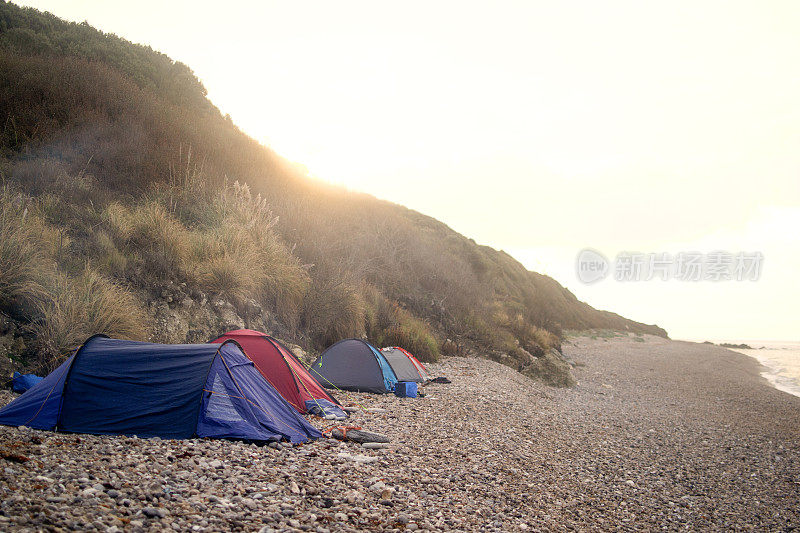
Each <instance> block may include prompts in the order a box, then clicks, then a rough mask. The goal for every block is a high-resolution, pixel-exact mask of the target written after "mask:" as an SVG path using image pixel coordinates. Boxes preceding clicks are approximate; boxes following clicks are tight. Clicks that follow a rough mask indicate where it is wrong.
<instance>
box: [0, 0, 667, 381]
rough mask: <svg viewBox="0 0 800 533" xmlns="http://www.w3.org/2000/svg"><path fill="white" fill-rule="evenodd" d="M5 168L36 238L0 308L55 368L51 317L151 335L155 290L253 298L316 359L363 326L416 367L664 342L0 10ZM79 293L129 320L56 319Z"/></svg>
mask: <svg viewBox="0 0 800 533" xmlns="http://www.w3.org/2000/svg"><path fill="white" fill-rule="evenodd" d="M0 175H1V176H2V178H3V181H4V189H3V192H2V198H0V199H1V200H2V209H3V216H4V217H6V218H7V219H8V220H17V221H18V222H19V227H28V229H25V230H24V231H28V230H29V229H30V228H39V230H38V233H36V236H35V238H36V242H38V243H39V244H38V248H39V250H40V252H39V255H40V256H41V257H40V258H39V259H38V260H37V261H35V262H34V263H33V264H27V266H26V265H25V261H24V259H21V258H19V257H16V256H14V257H12V259H14V260H15V261H16V263H15V262H14V261H11V262H10V263H9V266H8V267H7V268H6V271H7V272H19V273H20V274H19V276H17V277H20V276H21V278H20V279H21V281H19V280H18V282H17V285H13V284H10V285H9V284H4V281H3V279H2V275H1V274H0V306H2V309H0V310H2V311H3V313H4V314H6V315H8V316H11V317H12V318H13V319H14V320H15V321H16V322H17V323H20V324H23V325H24V324H28V325H31V327H30V328H29V329H26V330H25V331H24V335H23V336H25V338H27V339H28V340H29V342H28V344H27V348H26V353H27V354H28V355H36V356H39V357H42V356H43V355H42V354H49V355H47V357H51V358H57V357H58V353H59V350H60V349H62V348H63V347H64V346H67V345H69V343H71V342H74V335H72V336H70V335H65V334H64V333H63V332H59V331H58V328H55V331H51V330H54V326H53V323H57V322H59V321H60V322H65V321H72V322H81V325H80V326H79V327H75V328H73V330H76V331H79V332H80V334H84V333H85V332H90V331H94V330H96V329H98V328H102V329H104V330H105V331H107V332H111V333H117V334H120V335H127V336H131V337H143V336H147V333H145V332H146V331H148V330H149V331H151V335H152V331H153V329H152V324H150V323H148V317H147V315H146V314H143V313H141V310H140V309H139V307H141V306H142V305H144V303H143V302H144V301H145V300H146V299H147V298H148V297H147V295H148V294H149V295H150V296H151V297H152V295H153V291H154V290H156V289H155V288H157V287H159V286H160V285H159V284H160V283H162V282H164V281H169V282H174V283H179V284H186V286H187V287H188V288H189V289H192V290H198V291H199V290H202V291H204V292H207V293H210V294H221V295H224V296H225V298H228V299H229V300H231V301H233V302H234V303H235V304H236V305H238V306H242V305H245V304H246V303H247V302H250V301H255V302H257V303H258V304H259V305H261V306H263V307H264V309H266V310H268V311H269V312H270V313H272V314H273V315H274V316H276V317H278V319H279V320H280V322H281V323H282V324H284V325H286V327H287V330H288V331H293V332H295V333H294V334H293V336H294V337H295V340H297V341H298V342H300V343H302V344H305V345H306V346H307V347H311V348H315V349H319V348H321V347H324V346H325V345H327V344H329V343H331V342H333V341H335V340H337V339H339V338H341V337H344V336H358V335H367V336H368V337H369V338H370V339H371V340H373V341H374V342H376V343H378V344H382V345H383V344H391V343H397V344H403V345H405V346H407V347H409V348H411V349H412V350H413V351H416V352H417V353H418V354H419V355H421V356H423V357H427V358H435V357H436V356H437V355H438V354H439V352H440V351H442V350H444V351H445V352H446V353H456V352H463V351H467V350H473V349H478V350H481V351H486V352H488V353H498V354H500V353H502V354H509V355H510V358H509V357H506V356H503V360H504V361H505V362H508V361H511V363H510V364H512V365H516V366H519V367H521V366H523V365H524V363H525V359H526V357H528V356H527V355H526V353H525V352H526V351H527V352H529V353H532V354H534V355H538V354H541V353H542V351H544V350H546V349H548V348H550V347H552V346H557V345H558V344H559V340H558V337H559V336H560V334H561V330H562V328H565V329H566V328H569V329H584V328H610V329H621V330H630V331H633V332H642V333H653V334H658V335H665V332H664V331H663V330H661V329H660V328H657V327H655V326H647V325H644V324H639V323H637V322H633V321H630V320H627V319H625V318H623V317H620V316H618V315H615V314H613V313H608V312H602V311H597V310H595V309H593V308H591V307H590V306H588V305H587V304H585V303H582V302H579V301H577V299H576V298H575V297H574V295H572V294H571V293H570V292H569V291H567V290H566V289H565V288H563V287H562V286H561V285H559V284H558V283H557V282H555V281H554V280H553V279H551V278H549V277H547V276H542V275H540V274H537V273H534V272H529V271H527V270H526V269H525V268H524V267H523V266H522V265H521V264H520V263H519V262H517V261H516V260H514V259H513V258H511V257H510V256H509V255H507V254H505V253H504V252H499V251H496V250H493V249H491V248H488V247H485V246H478V245H476V244H475V242H474V241H472V240H470V239H467V238H466V237H463V236H462V235H459V234H457V233H456V232H454V231H452V230H451V229H450V228H448V227H447V226H446V225H444V224H442V223H441V222H438V221H436V220H434V219H432V218H430V217H427V216H424V215H422V214H420V213H417V212H414V211H411V210H409V209H406V208H404V207H402V206H398V205H395V204H391V203H389V202H384V201H380V200H376V199H375V198H373V197H370V196H368V195H364V194H358V193H353V192H348V191H345V190H343V189H341V188H337V187H333V186H327V185H323V184H320V183H316V182H313V181H311V180H308V179H306V178H305V177H304V176H303V175H302V172H300V171H299V170H298V169H296V168H294V167H293V166H292V165H291V164H290V163H288V162H286V161H285V160H283V159H281V158H280V157H278V156H277V155H276V154H274V153H273V152H272V151H271V150H269V149H268V148H265V147H263V146H261V145H259V144H258V143H256V142H255V141H253V140H252V139H250V138H249V137H247V136H246V135H244V134H243V133H242V132H241V131H239V130H238V128H236V126H235V125H234V124H233V123H232V122H231V121H230V119H229V118H227V117H223V116H222V115H221V114H220V113H219V111H218V110H217V109H216V108H215V107H214V106H213V105H212V104H211V103H210V102H209V101H208V100H207V99H206V97H205V89H204V88H203V87H202V85H201V84H200V82H199V81H198V80H197V78H196V77H195V76H194V75H193V73H192V72H191V70H190V69H189V68H188V67H186V66H185V65H182V64H180V63H174V62H172V61H171V60H170V59H169V58H168V57H166V56H164V55H163V54H160V53H158V52H155V51H153V50H151V49H149V48H147V47H142V46H139V45H134V44H131V43H129V42H127V41H124V40H122V39H119V38H117V37H115V36H113V35H105V34H103V33H101V32H98V31H96V30H94V29H93V28H91V27H89V26H88V25H86V24H73V23H67V22H64V21H61V20H59V19H57V18H55V17H53V16H51V15H49V14H43V13H40V12H37V11H35V10H31V9H21V8H18V7H16V6H14V5H11V4H7V3H0ZM245 184H246V185H245ZM259 193H260V194H261V195H263V196H259ZM267 204H268V205H267ZM15 217H16V218H15ZM20 231H23V230H20ZM6 233H10V234H13V233H14V232H13V231H11V230H8V229H7V230H6ZM6 237H7V238H8V239H12V240H13V239H14V238H17V239H23V238H27V240H28V241H31V238H32V237H31V236H30V235H27V236H24V235H16V236H14V235H7V236H6ZM12 255H13V254H12ZM15 258H16V259H15ZM5 260H6V258H0V261H5ZM15 268H17V269H18V270H14V269H15ZM26 269H27V270H26ZM6 277H8V275H7V276H6ZM56 277H57V278H58V279H60V280H61V282H60V285H59V284H56V283H52V282H51V281H48V280H52V279H55V278H56ZM89 279H92V280H95V281H96V283H94V284H93V285H92V284H91V283H89V281H87V280H89ZM89 286H91V287H94V289H93V290H99V289H97V287H105V290H106V291H107V292H109V294H112V296H113V297H112V298H111V299H112V300H116V301H119V302H122V303H123V304H124V305H125V306H127V307H128V308H130V309H131V312H130V313H126V312H125V308H122V309H120V310H118V314H119V315H120V316H130V317H133V318H130V319H127V320H123V321H120V322H119V327H115V324H116V323H117V322H115V320H118V321H119V319H118V318H114V316H112V317H110V318H109V317H97V316H96V315H97V313H94V314H92V313H81V312H80V311H79V308H75V309H70V310H63V309H61V308H62V307H63V305H61V303H60V302H61V300H63V299H65V295H66V294H69V293H70V292H74V291H75V290H81V288H82V290H84V291H86V288H87V287H89ZM182 286H183V285H182ZM187 290H188V289H187ZM14 291H16V292H14ZM25 295H29V296H25ZM137 301H138V302H139V303H138V304H137ZM80 305H88V306H90V307H91V305H99V304H97V303H94V304H92V303H87V304H80V303H74V304H73V307H74V306H80ZM106 307H107V306H106ZM70 313H71V314H70ZM81 317H84V318H83V320H82V319H81ZM47 331H51V332H50V333H49V334H45V333H43V332H47ZM63 337H68V338H66V339H65V338H63ZM156 337H157V332H156Z"/></svg>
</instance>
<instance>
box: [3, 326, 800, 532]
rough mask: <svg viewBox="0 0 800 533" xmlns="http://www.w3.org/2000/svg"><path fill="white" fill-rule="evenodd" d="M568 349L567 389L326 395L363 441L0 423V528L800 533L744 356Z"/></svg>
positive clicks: (776, 418)
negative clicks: (247, 438)
mask: <svg viewBox="0 0 800 533" xmlns="http://www.w3.org/2000/svg"><path fill="white" fill-rule="evenodd" d="M564 355H565V356H566V357H567V358H569V359H571V360H572V361H574V362H575V363H576V366H575V368H574V369H573V373H574V376H575V378H576V380H577V381H578V385H577V386H576V387H574V388H569V389H556V388H551V387H548V386H545V385H543V384H540V383H537V382H534V381H532V380H530V379H529V378H526V377H524V376H522V375H521V374H519V373H517V372H515V371H514V370H512V369H510V368H508V367H505V366H502V365H500V364H497V363H494V362H491V361H488V360H484V359H478V358H445V359H444V360H443V361H442V362H440V363H438V364H434V365H430V367H431V370H432V371H433V372H434V373H435V374H438V375H442V376H446V377H448V378H449V379H451V380H452V383H451V384H431V385H428V386H426V387H424V388H423V389H422V390H423V391H424V392H425V394H426V396H425V397H424V398H416V399H410V398H397V397H395V396H390V395H384V396H380V395H371V394H355V393H348V394H346V395H344V394H338V395H337V397H338V399H339V400H340V401H341V402H342V403H344V404H350V403H352V404H354V405H360V406H363V407H366V408H370V410H371V411H373V412H364V411H357V412H356V414H355V415H354V416H353V417H352V418H351V420H349V421H348V422H347V424H348V425H354V426H360V427H363V428H364V429H365V430H370V431H375V432H379V433H383V434H385V435H387V436H389V437H390V438H391V441H392V442H391V443H390V444H389V445H388V446H387V447H385V448H378V449H370V448H366V447H363V446H361V445H358V444H356V443H353V442H342V441H338V440H333V439H323V440H321V441H317V442H313V443H310V444H306V445H299V446H288V445H272V446H259V445H253V444H246V443H240V442H230V441H218V440H187V441H164V440H158V439H138V438H132V437H101V436H91V435H71V434H59V433H51V432H44V431H36V430H30V429H26V428H21V429H17V428H10V427H4V426H0V499H2V503H0V531H61V530H76V531H77V530H80V531H92V530H93V531H105V532H116V531H163V530H170V529H171V530H174V531H265V532H266V531H317V532H320V533H325V532H329V531H330V532H333V531H403V530H405V531H448V530H453V531H575V530H579V531H580V530H605V531H615V530H630V531H652V530H655V529H662V530H678V529H681V530H684V529H689V530H708V529H712V530H720V529H734V530H761V531H763V530H773V531H775V530H777V531H781V530H790V529H793V528H800V398H798V397H795V396H791V395H789V394H787V393H784V392H781V391H779V390H776V389H774V388H772V387H770V385H769V384H768V383H767V381H766V380H765V379H763V378H762V377H761V376H760V375H759V373H760V371H761V368H760V366H759V365H758V363H757V362H756V361H754V360H752V359H750V358H748V357H746V356H745V355H742V354H738V353H735V352H731V351H729V350H726V349H723V348H720V347H718V346H711V345H704V344H695V343H686V342H679V341H671V340H666V339H662V338H659V337H650V336H645V337H639V338H635V337H632V336H617V337H612V338H590V337H571V338H570V339H568V340H567V341H566V342H565V344H564ZM13 397H14V395H12V394H11V393H9V392H7V391H4V392H0V405H4V404H5V403H7V402H8V401H11V400H12V399H13ZM381 410H385V411H383V412H381ZM374 411H378V412H374ZM310 420H311V421H312V423H314V424H315V425H317V426H318V427H320V428H328V427H330V426H331V425H332V423H331V422H329V421H324V420H321V419H314V418H312V419H310Z"/></svg>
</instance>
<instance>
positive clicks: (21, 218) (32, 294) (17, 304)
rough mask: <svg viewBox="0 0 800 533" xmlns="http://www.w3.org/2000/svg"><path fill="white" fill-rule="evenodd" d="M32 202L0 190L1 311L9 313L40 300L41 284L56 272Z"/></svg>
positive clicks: (21, 310) (44, 233)
mask: <svg viewBox="0 0 800 533" xmlns="http://www.w3.org/2000/svg"><path fill="white" fill-rule="evenodd" d="M33 207H34V205H33V203H32V202H31V201H30V200H29V199H28V198H26V197H25V196H23V195H21V194H15V193H14V192H13V191H11V190H10V189H8V188H5V187H4V188H3V189H2V190H0V308H2V309H3V310H5V311H6V312H10V313H12V314H20V313H24V308H25V307H27V306H29V305H30V304H31V303H33V302H35V301H36V300H37V299H39V298H42V297H43V296H44V294H45V289H44V287H43V286H42V282H43V281H44V280H45V279H47V278H48V277H50V276H51V275H52V274H53V272H54V271H55V265H54V263H53V261H52V259H51V258H50V257H49V256H48V253H47V252H48V249H49V246H48V245H47V242H46V241H45V239H43V238H42V237H43V236H46V234H47V233H48V232H46V229H45V227H44V226H43V225H42V223H41V221H40V220H39V219H38V218H37V217H36V215H35V214H34V213H33V212H32V210H33Z"/></svg>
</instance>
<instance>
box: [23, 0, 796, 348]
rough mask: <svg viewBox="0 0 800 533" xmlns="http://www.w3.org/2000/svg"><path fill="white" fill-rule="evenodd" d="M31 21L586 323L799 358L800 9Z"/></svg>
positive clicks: (302, 5)
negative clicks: (178, 86)
mask: <svg viewBox="0 0 800 533" xmlns="http://www.w3.org/2000/svg"><path fill="white" fill-rule="evenodd" d="M18 3H21V4H25V5H32V6H34V7H37V8H39V9H43V10H47V11H51V12H53V13H55V14H56V15H58V16H61V17H63V18H67V19H70V20H76V21H83V20H88V22H89V23H90V24H92V25H93V26H95V27H97V28H99V29H101V30H103V31H106V32H112V33H116V34H118V35H121V36H123V37H125V38H127V39H129V40H131V41H134V42H141V43H146V44H149V45H151V46H152V47H153V48H155V49H157V50H160V51H163V52H164V53H166V54H168V55H170V56H171V57H173V58H174V59H178V60H180V61H183V62H185V63H187V64H188V65H189V66H190V67H192V68H193V69H194V71H195V72H196V73H197V75H198V76H199V77H200V78H201V80H202V81H203V83H204V84H205V85H206V87H207V88H208V91H209V97H210V98H211V100H212V101H213V102H214V103H215V104H216V105H217V106H218V107H219V108H220V109H221V110H222V111H223V112H225V113H229V114H230V115H231V117H232V118H233V120H234V122H236V123H237V124H238V125H239V126H240V127H241V128H242V129H243V130H244V131H246V132H247V133H249V134H250V135H252V136H253V137H255V138H256V139H258V140H260V141H262V142H263V143H265V144H268V145H270V146H272V147H273V148H274V149H275V150H276V151H278V152H279V153H281V154H283V155H284V156H286V157H287V158H289V159H291V160H294V161H297V162H300V163H303V164H305V165H306V166H307V168H308V169H309V171H310V173H311V174H313V175H315V176H317V177H319V178H321V179H325V180H328V181H331V182H334V183H340V184H343V185H346V186H347V187H349V188H352V189H356V190H362V191H366V192H369V193H371V194H374V195H376V196H378V197H381V198H385V199H388V200H391V201H394V202H397V203H400V204H404V205H406V206H409V207H411V208H413V209H417V210H419V211H422V212H424V213H426V214H429V215H432V216H434V217H436V218H439V219H440V220H442V221H444V222H446V223H447V224H449V225H450V226H451V227H453V228H454V229H456V230H457V231H459V232H461V233H464V234H465V235H467V236H469V237H473V238H474V239H475V240H476V241H478V242H480V243H484V244H489V245H491V246H494V247H497V248H502V249H505V250H507V251H509V252H511V253H512V254H513V255H515V256H516V257H517V258H519V259H520V260H521V261H522V262H523V263H524V264H525V265H526V266H528V267H529V268H531V269H533V270H537V271H540V272H544V273H547V274H550V275H552V276H554V277H555V278H556V279H558V280H559V281H560V282H561V283H562V284H564V285H566V286H567V287H568V288H570V289H571V290H572V291H573V292H575V294H576V295H577V296H578V297H579V298H580V299H583V300H585V301H588V302H589V303H590V304H592V305H594V306H595V307H599V308H604V309H610V310H613V311H615V312H619V313H621V314H623V315H625V316H628V317H630V318H633V319H636V320H641V321H645V322H656V323H658V324H659V325H661V326H662V327H664V328H666V329H667V330H668V331H669V332H670V334H671V336H673V337H676V338H692V339H700V340H702V339H706V338H708V339H731V340H735V339H750V338H758V339H779V340H800V331H799V330H800V311H798V302H800V283H798V281H797V274H795V272H796V270H797V268H796V267H797V266H798V265H800V251H798V250H799V249H800V248H799V247H798V244H800V238H799V237H798V233H799V232H800V149H798V147H799V146H800V143H799V141H800V104H799V103H798V98H800V96H798V95H800V68H799V66H800V32H798V31H797V28H799V27H800V3H797V2H791V1H785V2H779V1H774V2H769V3H767V2H755V1H750V2H733V1H720V2H711V1H706V2H695V1H688V2H680V1H674V2H661V3H656V2H641V1H631V2H618V1H605V2H551V1H547V2H534V1H525V2H463V1H460V2H431V1H425V2H414V1H405V2H396V3H392V4H389V3H385V2H375V1H366V2H343V1H340V2H330V1H327V2H299V1H298V2H266V1H257V2H237V1H229V2H226V3H223V4H220V3H219V2H213V3H207V4H205V3H203V2H197V1H193V2H177V1H176V2H166V3H165V2H163V1H159V2H155V1H150V0H144V1H139V2H131V3H125V4H123V3H121V2H109V1H107V0H41V1H25V2H18ZM585 247H591V248H595V249H598V250H600V251H602V252H603V253H605V254H606V255H607V256H609V257H612V258H613V257H614V256H615V255H616V254H617V253H618V252H620V251H624V250H629V251H640V252H662V251H663V252H677V251H682V250H686V251H691V250H700V251H711V250H717V249H723V250H728V251H731V252H738V251H756V250H757V251H761V252H762V253H763V254H764V256H765V261H764V265H763V274H762V277H761V280H760V281H758V282H721V283H710V282H698V283H689V282H680V283H679V282H669V283H663V282H658V281H652V282H639V283H627V284H626V283H620V282H615V281H613V280H605V281H602V282H599V283H597V284H594V285H588V286H587V285H583V284H582V283H580V282H579V281H578V280H577V277H576V275H575V265H574V262H575V257H576V255H577V253H578V251H579V250H581V249H582V248H585Z"/></svg>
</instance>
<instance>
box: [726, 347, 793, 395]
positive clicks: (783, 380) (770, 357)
mask: <svg viewBox="0 0 800 533" xmlns="http://www.w3.org/2000/svg"><path fill="white" fill-rule="evenodd" d="M730 342H731V343H732V344H741V343H745V344H747V345H748V346H750V347H751V348H753V349H752V350H747V349H741V348H731V350H733V351H735V352H739V353H743V354H745V355H748V356H750V357H752V358H753V359H755V360H757V361H758V362H759V363H761V364H762V365H763V366H764V371H763V372H761V375H762V376H764V377H765V378H766V379H767V381H769V382H770V383H771V384H772V385H773V386H774V387H775V388H776V389H779V390H782V391H784V392H788V393H789V394H794V395H795V396H800V342H775V341H730Z"/></svg>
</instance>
